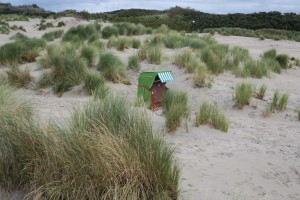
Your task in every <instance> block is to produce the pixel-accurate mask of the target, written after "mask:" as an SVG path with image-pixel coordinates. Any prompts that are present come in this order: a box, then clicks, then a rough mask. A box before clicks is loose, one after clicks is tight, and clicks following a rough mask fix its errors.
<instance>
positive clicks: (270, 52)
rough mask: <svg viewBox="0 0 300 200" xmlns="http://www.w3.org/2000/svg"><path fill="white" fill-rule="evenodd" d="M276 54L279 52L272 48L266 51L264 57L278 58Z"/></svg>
mask: <svg viewBox="0 0 300 200" xmlns="http://www.w3.org/2000/svg"><path fill="white" fill-rule="evenodd" d="M276 54H277V51H276V49H270V50H268V51H266V52H264V54H263V58H270V59H275V58H276Z"/></svg>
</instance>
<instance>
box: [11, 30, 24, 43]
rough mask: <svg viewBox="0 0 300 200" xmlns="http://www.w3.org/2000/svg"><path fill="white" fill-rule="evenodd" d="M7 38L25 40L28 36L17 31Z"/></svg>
mask: <svg viewBox="0 0 300 200" xmlns="http://www.w3.org/2000/svg"><path fill="white" fill-rule="evenodd" d="M9 39H11V40H21V41H22V40H25V39H28V37H27V36H26V35H24V34H22V33H20V32H17V33H16V34H15V35H13V36H12V37H10V38H9Z"/></svg>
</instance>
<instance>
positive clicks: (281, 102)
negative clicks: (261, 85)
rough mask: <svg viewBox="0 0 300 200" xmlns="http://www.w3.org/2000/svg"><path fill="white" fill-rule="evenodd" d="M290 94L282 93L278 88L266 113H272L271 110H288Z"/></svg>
mask: <svg viewBox="0 0 300 200" xmlns="http://www.w3.org/2000/svg"><path fill="white" fill-rule="evenodd" d="M288 99H289V95H288V94H283V95H281V94H280V93H279V91H278V90H276V91H275V92H274V94H273V98H272V102H271V103H270V104H269V105H268V107H267V111H268V112H267V111H266V112H265V114H264V115H266V116H267V115H270V113H271V112H275V110H278V111H281V112H282V111H284V110H286V106H287V104H288Z"/></svg>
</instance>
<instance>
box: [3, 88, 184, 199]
mask: <svg viewBox="0 0 300 200" xmlns="http://www.w3.org/2000/svg"><path fill="white" fill-rule="evenodd" d="M0 91H1V92H0V100H1V115H0V119H1V121H0V125H1V127H2V128H1V131H0V142H1V144H2V145H1V146H0V179H1V182H0V185H1V187H3V188H5V189H8V190H10V189H24V190H25V191H26V192H28V197H29V198H40V197H45V198H51V199H60V198H62V199H74V198H75V199H100V198H101V199H114V198H117V199H176V198H177V197H178V193H179V188H178V184H179V183H178V181H179V169H178V166H177V164H176V163H175V161H174V158H173V150H172V149H171V148H170V147H168V146H166V144H165V143H164V142H163V140H162V138H161V137H160V136H159V135H158V134H154V130H153V129H152V123H151V120H150V119H149V117H147V114H146V113H144V111H142V110H138V109H133V108H131V107H130V106H129V104H128V103H127V101H126V100H125V99H124V98H123V97H120V96H116V95H113V96H109V97H108V98H105V99H104V100H103V101H102V102H99V101H94V102H90V103H89V104H87V105H86V106H85V107H84V108H82V109H78V110H76V111H75V113H74V114H73V116H72V118H71V119H70V120H69V121H68V123H67V125H65V126H59V125H56V124H49V125H48V126H46V127H40V126H39V125H38V123H37V122H36V121H35V120H33V113H32V105H31V103H30V102H28V101H27V100H24V99H22V98H20V97H18V98H16V95H15V94H14V90H13V89H12V88H10V87H9V86H6V85H2V86H0Z"/></svg>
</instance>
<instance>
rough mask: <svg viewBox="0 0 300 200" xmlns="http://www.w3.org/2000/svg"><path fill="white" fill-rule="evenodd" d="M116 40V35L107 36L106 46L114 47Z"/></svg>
mask: <svg viewBox="0 0 300 200" xmlns="http://www.w3.org/2000/svg"><path fill="white" fill-rule="evenodd" d="M117 41H118V39H117V37H116V36H111V37H109V39H108V42H107V48H111V47H115V46H116V45H117Z"/></svg>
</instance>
